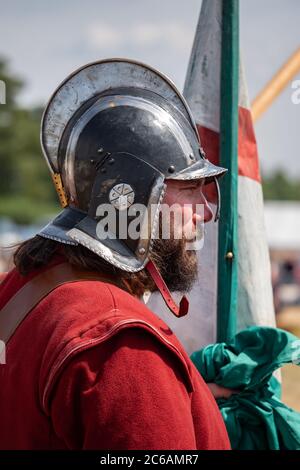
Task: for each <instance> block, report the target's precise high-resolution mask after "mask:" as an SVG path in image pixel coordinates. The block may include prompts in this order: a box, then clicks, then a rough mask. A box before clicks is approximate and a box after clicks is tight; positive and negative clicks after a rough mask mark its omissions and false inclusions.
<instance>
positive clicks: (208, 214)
mask: <svg viewBox="0 0 300 470" xmlns="http://www.w3.org/2000/svg"><path fill="white" fill-rule="evenodd" d="M197 205H198V206H199V205H200V214H198V212H199V210H197ZM197 205H196V204H195V206H194V214H195V218H194V221H200V218H201V222H203V221H204V223H205V224H206V223H207V222H209V221H210V220H211V219H212V218H213V212H212V210H211V208H210V206H209V204H208V202H207V200H206V198H205V196H204V194H203V193H202V192H201V197H200V198H198V201H197Z"/></svg>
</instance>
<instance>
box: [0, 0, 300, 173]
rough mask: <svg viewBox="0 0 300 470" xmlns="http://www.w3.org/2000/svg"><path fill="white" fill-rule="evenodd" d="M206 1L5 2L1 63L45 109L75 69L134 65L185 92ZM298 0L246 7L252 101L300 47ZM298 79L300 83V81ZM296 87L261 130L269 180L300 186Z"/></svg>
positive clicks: (243, 37) (243, 30) (245, 2)
mask: <svg viewBox="0 0 300 470" xmlns="http://www.w3.org/2000/svg"><path fill="white" fill-rule="evenodd" d="M200 7H201V0H185V1H183V0H163V1H162V0H151V2H149V0H109V1H107V0H85V1H82V0H81V1H79V0H64V1H63V2H62V1H58V0H52V1H51V2H47V1H45V0H26V1H24V0H10V1H9V2H8V0H5V1H4V0H0V57H1V56H4V57H6V58H7V59H8V60H9V62H10V70H11V71H12V72H13V73H14V74H17V75H18V76H19V77H20V78H22V79H24V80H25V82H26V87H25V88H24V90H23V91H22V93H21V94H20V96H19V102H20V103H21V104H23V105H30V106H31V105H37V104H38V105H40V104H42V105H44V104H45V103H46V102H47V100H48V98H49V97H50V95H51V94H52V92H53V91H54V89H55V88H56V87H57V86H58V84H59V83H60V82H61V81H62V80H63V79H64V78H65V77H66V76H67V75H68V74H69V73H70V72H72V71H73V70H75V69H76V68H78V67H80V66H82V65H84V64H86V63H88V62H91V61H94V60H97V59H103V58H107V57H128V58H133V59H137V60H141V61H142V62H145V63H148V64H149V65H151V66H153V67H155V68H157V69H159V70H160V71H162V72H164V73H165V74H167V75H168V76H169V77H170V78H171V79H172V80H173V81H174V82H175V84H176V85H177V87H178V88H179V89H180V90H182V89H183V84H184V78H185V73H186V69H187V64H188V60H189V55H190V52H191V47H192V43H193V37H194V33H195V29H196V25H197V21H198V16H199V12H200ZM299 25H300V1H299V0H240V41H241V52H242V57H243V62H244V65H245V70H246V79H247V83H248V88H249V95H250V98H251V100H252V99H254V98H255V96H256V94H257V93H258V92H259V91H260V90H261V89H262V87H263V86H264V85H265V84H266V82H267V81H268V80H269V79H270V78H271V77H272V76H273V74H274V73H275V72H276V71H277V69H278V68H279V67H280V66H281V65H282V64H283V63H284V62H285V61H286V60H287V58H288V57H289V56H290V55H291V54H292V53H293V52H294V50H295V49H297V47H299V46H300V26H299ZM295 79H300V73H299V74H298V76H297V77H295ZM292 93H293V89H292V83H290V84H289V86H288V87H287V88H286V89H285V91H284V92H283V93H282V94H281V95H280V96H279V97H278V98H277V100H276V101H275V102H274V104H273V105H272V106H271V108H270V109H269V110H268V111H267V112H266V113H265V114H264V115H263V116H262V117H261V118H260V120H259V121H258V122H257V123H256V126H255V129H256V137H257V142H258V149H259V155H260V162H261V167H262V170H263V172H264V174H269V173H270V172H272V171H273V170H274V169H276V168H279V167H282V168H283V169H285V171H287V172H288V173H289V175H290V176H292V177H298V178H300V155H299V149H298V148H299V136H300V104H298V105H297V104H293V102H292V99H291V97H292Z"/></svg>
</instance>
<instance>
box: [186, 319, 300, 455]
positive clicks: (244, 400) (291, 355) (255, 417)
mask: <svg viewBox="0 0 300 470" xmlns="http://www.w3.org/2000/svg"><path fill="white" fill-rule="evenodd" d="M191 359H192V361H193V362H194V364H195V366H196V367H197V369H198V370H199V372H200V373H201V375H202V377H203V378H204V380H205V381H206V382H207V383H210V382H214V383H216V384H218V385H220V386H222V387H226V388H230V389H234V390H236V391H237V393H235V394H233V395H231V397H230V398H228V399H224V398H222V399H217V403H218V406H219V408H220V411H221V413H222V416H223V419H224V421H225V424H226V427H227V431H228V434H229V437H230V441H231V445H232V448H233V449H240V450H252V449H253V450H258V449H272V450H277V449H289V450H296V449H300V413H298V412H296V411H294V410H292V409H291V408H289V407H288V406H286V405H285V404H283V403H282V402H281V401H280V384H279V382H278V381H277V380H276V379H275V377H274V376H273V375H272V374H273V372H274V371H275V370H276V369H278V368H279V367H281V366H282V365H284V364H288V363H294V364H300V340H299V338H297V337H296V336H294V335H292V334H291V333H288V332H286V331H283V330H280V329H276V328H270V327H257V326H252V327H249V328H247V329H246V330H243V331H241V332H240V333H238V334H237V335H236V336H234V338H233V339H232V340H231V341H229V342H228V343H217V344H211V345H209V346H206V347H205V348H203V349H201V350H199V351H196V352H194V353H193V354H192V355H191Z"/></svg>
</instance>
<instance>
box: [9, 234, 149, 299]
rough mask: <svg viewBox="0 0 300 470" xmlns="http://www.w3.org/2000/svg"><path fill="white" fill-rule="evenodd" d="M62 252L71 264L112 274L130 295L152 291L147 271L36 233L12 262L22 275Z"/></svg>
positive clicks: (21, 246) (46, 262)
mask: <svg viewBox="0 0 300 470" xmlns="http://www.w3.org/2000/svg"><path fill="white" fill-rule="evenodd" d="M57 254H61V255H63V256H64V257H65V258H66V260H67V262H68V263H70V264H71V265H72V266H75V267H78V268H81V269H85V270H89V271H97V272H100V273H103V274H109V275H112V276H113V277H114V278H115V279H116V280H118V281H119V282H120V284H122V285H123V286H124V288H125V289H126V290H128V292H130V293H131V294H132V295H136V296H141V295H142V294H143V293H144V292H145V290H147V289H148V290H150V291H153V290H154V287H155V286H154V283H153V281H152V279H151V277H150V275H149V274H148V273H147V271H146V270H144V269H143V270H142V271H139V272H137V273H128V272H126V271H123V270H121V269H119V268H117V267H115V266H112V265H111V264H109V263H107V262H106V261H105V260H104V259H102V258H100V257H99V256H97V255H96V254H95V253H93V252H92V251H90V250H88V249H87V248H85V247H84V246H81V245H66V244H63V243H59V242H57V241H54V240H50V239H48V238H44V237H41V236H39V235H36V236H35V237H33V238H31V239H30V240H26V241H25V242H23V243H21V244H20V245H19V246H18V248H17V250H16V251H15V253H14V263H15V266H16V268H17V270H18V271H19V273H20V274H21V275H23V276H25V275H27V274H29V273H30V272H31V271H33V270H34V269H37V268H42V267H43V266H47V265H48V264H49V263H50V262H51V261H52V259H53V258H54V256H55V255H57Z"/></svg>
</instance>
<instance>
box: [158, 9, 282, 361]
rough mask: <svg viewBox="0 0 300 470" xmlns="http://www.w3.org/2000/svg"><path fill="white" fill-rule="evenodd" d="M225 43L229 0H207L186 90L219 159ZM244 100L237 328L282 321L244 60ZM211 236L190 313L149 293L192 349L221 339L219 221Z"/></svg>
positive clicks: (208, 147) (206, 142)
mask: <svg viewBox="0 0 300 470" xmlns="http://www.w3.org/2000/svg"><path fill="white" fill-rule="evenodd" d="M221 49H222V1H221V0H203V2H202V7H201V12H200V17H199V21H198V25H197V29H196V34H195V38H194V44H193V47H192V52H191V56H190V61H189V66H188V71H187V75H186V81H185V86H184V96H185V98H186V99H187V102H188V104H189V106H190V108H191V110H192V114H193V116H194V118H195V120H196V123H197V127H198V131H199V134H200V138H201V144H202V147H203V149H204V151H205V153H206V156H207V158H208V159H209V160H211V161H212V162H213V163H216V164H219V151H220V107H221V106H220V77H221ZM238 101H239V102H238V228H237V230H238V266H237V272H238V292H237V331H240V330H241V329H243V328H246V327H247V326H250V325H265V326H275V314H274V304H273V293H272V285H271V269H270V259H269V251H268V246H267V240H266V233H265V226H264V214H263V193H262V186H261V177H260V170H259V162H258V152H257V144H256V139H255V133H254V128H253V123H252V117H251V109H250V104H249V99H248V93H247V86H246V81H245V74H244V70H243V67H242V65H241V61H240V70H239V100H238ZM209 186H211V185H209ZM207 188H208V191H207V193H206V195H207V198H208V199H209V201H210V203H211V204H212V205H214V204H215V202H216V199H215V194H214V190H213V188H212V187H207ZM223 197H224V195H223ZM204 237H205V238H204V245H203V248H202V250H201V251H200V252H199V256H198V258H199V278H198V281H197V283H196V285H195V286H194V288H193V290H192V291H191V293H190V294H189V300H190V312H189V314H188V316H187V317H183V318H180V319H177V318H172V315H171V314H170V313H169V312H168V311H167V309H166V308H165V307H164V306H163V304H162V303H161V302H160V300H159V299H158V297H157V296H155V295H154V296H151V298H150V301H149V306H150V308H152V309H153V310H154V311H155V312H157V313H158V314H159V315H160V316H162V318H163V319H164V320H165V321H166V322H167V323H168V324H169V326H170V327H171V328H172V329H173V331H174V332H175V333H176V334H177V335H178V337H179V338H180V339H181V341H182V342H183V344H184V346H185V347H186V349H187V351H188V352H189V353H191V352H193V351H195V350H196V349H199V348H200V347H202V346H205V345H207V344H209V343H214V342H216V340H217V304H218V238H219V223H218V222H214V221H210V222H209V223H207V224H206V228H205V235H204Z"/></svg>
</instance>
